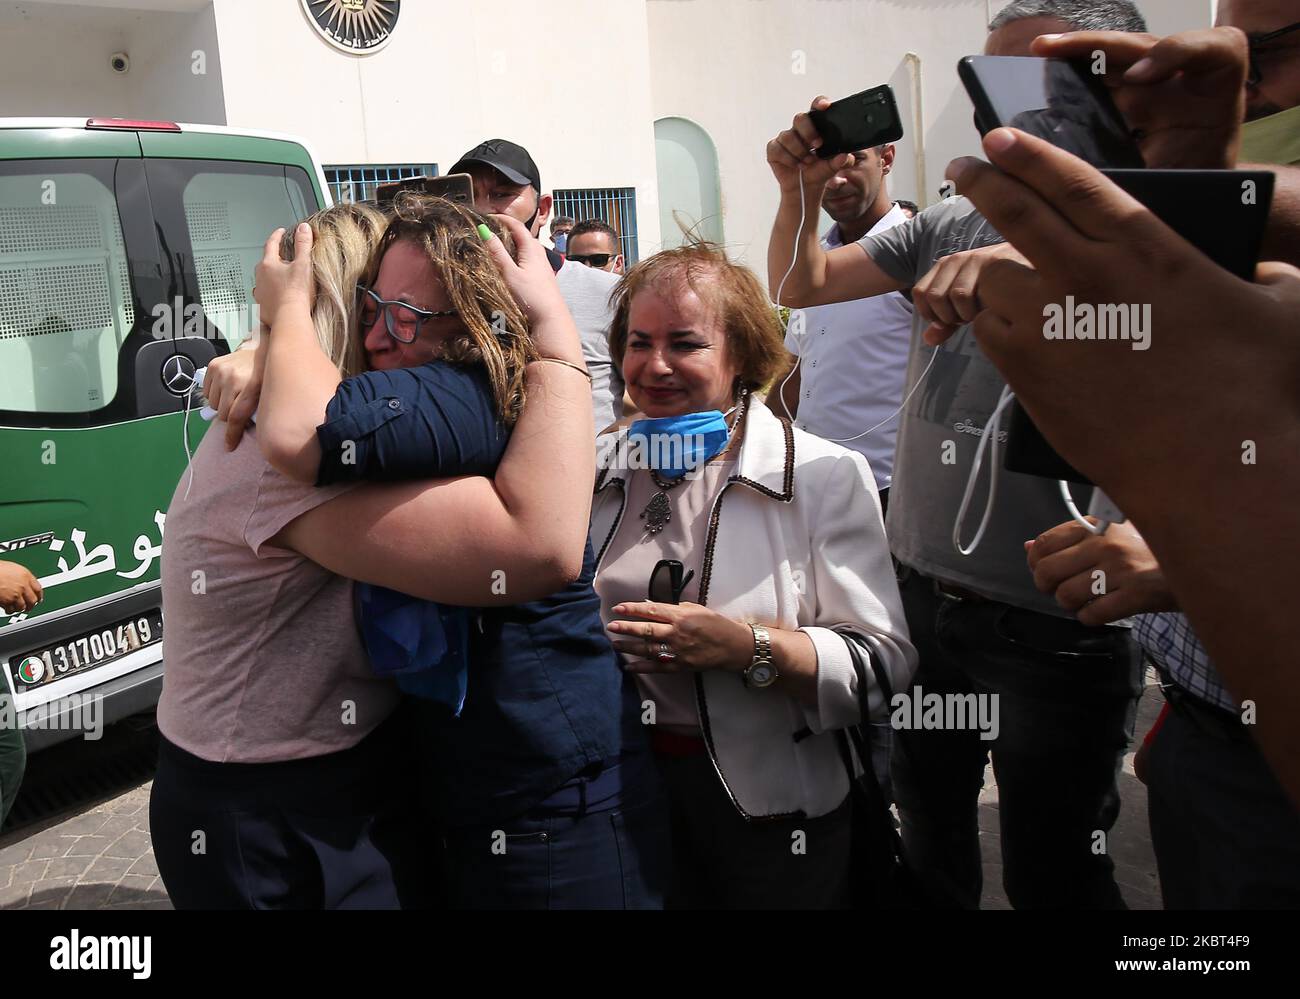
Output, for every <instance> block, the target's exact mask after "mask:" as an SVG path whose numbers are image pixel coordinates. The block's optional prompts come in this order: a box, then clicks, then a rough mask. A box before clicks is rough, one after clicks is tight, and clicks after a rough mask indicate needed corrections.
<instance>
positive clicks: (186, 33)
mask: <svg viewBox="0 0 1300 999" xmlns="http://www.w3.org/2000/svg"><path fill="white" fill-rule="evenodd" d="M179 6H181V7H195V9H192V10H184V9H182V10H179V11H178V10H156V9H154V10H140V9H135V8H134V7H130V8H128V7H125V6H124V5H106V4H101V5H96V6H79V5H70V4H64V3H23V4H17V3H3V4H0V116H5V117H39V116H43V115H50V116H63V115H67V116H72V117H80V116H82V115H84V116H85V117H87V118H90V117H96V116H101V117H121V118H161V119H165V120H176V119H181V120H185V121H197V122H205V123H210V124H221V123H222V122H223V120H224V117H225V112H224V108H223V103H222V95H221V67H220V58H219V55H218V54H217V39H216V26H215V22H214V21H213V18H212V12H211V8H210V7H206V6H196V5H193V4H189V3H184V4H180V5H179ZM195 50H202V51H204V52H206V53H207V56H208V58H207V64H206V67H204V68H206V70H207V72H206V73H203V74H196V73H194V72H193V69H194V67H195V62H194V60H193V59H192V53H193V52H194V51H195ZM114 52H126V53H128V54H129V55H130V57H131V67H130V70H129V72H127V73H124V74H123V73H115V72H114V71H113V70H112V69H111V68H109V57H110V56H111V55H112V54H113V53H114Z"/></svg>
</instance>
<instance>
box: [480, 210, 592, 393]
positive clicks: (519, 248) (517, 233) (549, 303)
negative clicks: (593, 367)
mask: <svg viewBox="0 0 1300 999" xmlns="http://www.w3.org/2000/svg"><path fill="white" fill-rule="evenodd" d="M492 218H494V219H495V220H496V221H497V222H498V223H500V224H501V225H502V226H503V227H504V228H505V229H506V230H508V231H509V233H510V235H511V236H512V237H514V241H515V252H516V253H517V255H518V258H519V259H518V260H515V259H513V258H512V257H511V256H510V254H509V253H508V252H507V251H506V247H505V244H504V243H502V242H501V240H500V239H499V238H498V237H497V235H496V234H495V233H492V232H491V230H489V229H488V228H487V227H486V226H481V227H480V229H479V234H480V235H482V234H483V233H485V232H486V233H488V234H489V236H490V238H488V239H486V240H484V243H485V245H486V246H487V250H488V253H489V254H491V256H492V259H493V261H494V262H495V263H496V265H497V268H498V269H499V270H500V271H501V276H502V277H504V278H505V281H506V286H507V287H508V288H509V289H510V292H511V294H512V295H514V296H515V299H516V300H517V301H518V302H519V307H520V308H522V309H523V310H524V315H526V316H527V317H528V322H529V324H530V325H531V326H532V337H533V343H534V344H535V345H536V347H537V350H538V353H540V354H541V355H542V356H543V357H554V358H559V359H560V360H564V361H569V362H570V363H572V364H577V365H580V366H582V367H583V369H584V370H585V369H586V364H585V363H584V361H583V358H582V340H581V339H580V338H579V336H578V329H577V327H576V326H575V325H574V323H573V317H572V316H571V315H570V314H569V307H568V306H567V305H565V304H564V297H563V296H562V295H561V294H560V285H559V282H558V281H556V280H555V271H553V270H552V269H551V262H550V259H549V258H548V257H547V256H546V250H544V249H543V248H542V244H541V243H540V242H539V241H538V240H536V239H534V238H533V236H532V233H530V232H529V231H528V230H527V229H525V228H524V225H523V223H522V222H520V221H519V220H518V219H515V218H511V217H510V216H509V215H493V216H492Z"/></svg>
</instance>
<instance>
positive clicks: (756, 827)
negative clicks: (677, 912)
mask: <svg viewBox="0 0 1300 999" xmlns="http://www.w3.org/2000/svg"><path fill="white" fill-rule="evenodd" d="M658 759H659V766H660V772H661V773H662V774H663V776H664V783H665V785H666V787H667V789H668V798H669V802H670V809H671V814H672V829H673V874H674V877H673V888H672V890H671V891H670V893H669V898H668V907H669V908H670V909H839V908H845V907H846V906H847V904H848V902H849V898H848V887H849V886H848V869H849V847H850V842H851V840H850V825H849V817H850V808H849V801H848V799H847V798H846V799H845V801H844V804H843V805H841V806H840V807H839V808H837V809H835V811H833V812H831V813H829V814H827V815H823V816H820V817H818V818H815V819H780V820H777V821H775V822H768V821H756V822H748V821H746V820H745V818H744V817H743V816H742V815H741V814H740V813H739V812H738V811H736V806H735V805H733V804H732V803H731V799H730V798H728V797H727V792H726V789H725V788H724V787H723V786H722V782H721V781H720V780H719V779H718V774H717V772H716V771H715V770H714V769H713V764H712V762H711V761H710V760H709V757H708V756H707V755H698V756H660V757H658Z"/></svg>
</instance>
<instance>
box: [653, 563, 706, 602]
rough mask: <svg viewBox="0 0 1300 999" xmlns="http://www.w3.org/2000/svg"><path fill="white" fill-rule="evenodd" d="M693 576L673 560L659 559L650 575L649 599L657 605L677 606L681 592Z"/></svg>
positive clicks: (692, 570)
mask: <svg viewBox="0 0 1300 999" xmlns="http://www.w3.org/2000/svg"><path fill="white" fill-rule="evenodd" d="M694 575H695V570H694V569H691V570H690V571H689V572H688V571H686V567H685V566H683V565H682V563H681V562H679V561H678V560H677V559H675V558H661V559H660V560H659V561H658V562H657V563H656V564H655V567H654V571H652V572H651V573H650V587H649V597H650V599H651V600H653V601H654V602H655V603H657V604H679V603H681V602H682V591H683V590H685V589H686V584H687V583H689V582H690V581H691V577H692V576H694Z"/></svg>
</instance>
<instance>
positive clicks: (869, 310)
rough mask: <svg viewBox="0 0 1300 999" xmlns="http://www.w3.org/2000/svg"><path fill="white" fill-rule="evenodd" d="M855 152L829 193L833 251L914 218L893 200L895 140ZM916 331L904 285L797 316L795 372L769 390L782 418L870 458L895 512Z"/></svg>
mask: <svg viewBox="0 0 1300 999" xmlns="http://www.w3.org/2000/svg"><path fill="white" fill-rule="evenodd" d="M852 157H853V159H852V162H851V163H849V164H848V165H847V166H846V167H844V168H843V169H841V170H839V171H838V172H837V173H836V174H835V176H833V177H832V178H831V179H830V180H829V181H828V182H827V183H826V188H825V193H824V195H823V197H822V208H823V209H824V210H825V212H826V214H827V215H829V216H830V217H831V219H832V220H833V221H834V223H835V224H834V225H832V226H831V227H830V228H829V229H828V230H826V233H825V235H823V236H822V239H821V245H822V246H823V247H824V248H825V249H827V250H832V249H834V248H835V247H838V246H848V245H850V244H852V243H856V242H857V241H858V240H860V239H862V238H863V237H864V236H868V235H875V234H876V233H879V232H884V231H885V230H887V229H892V228H893V227H894V226H896V225H899V224H901V223H903V222H906V221H907V215H906V214H905V213H904V211H903V209H902V208H900V207H899V206H898V205H895V204H894V203H893V202H892V201H891V200H890V198H889V183H888V181H887V180H886V178H887V177H888V176H889V172H890V170H892V169H893V166H894V145H893V143H885V144H884V145H881V146H876V147H874V148H870V149H859V150H858V151H857V152H855V153H853V154H852ZM911 330H912V303H911V302H910V301H908V300H907V298H906V297H904V296H903V295H902V294H901V293H899V292H891V293H890V294H888V295H880V296H877V297H874V298H862V299H858V300H857V301H853V302H839V303H836V304H834V305H823V306H819V307H814V308H811V309H804V310H802V312H800V313H795V314H793V315H792V316H791V320H790V324H789V328H788V329H787V331H786V337H785V347H786V350H788V351H790V354H791V365H792V369H791V371H790V373H789V374H788V375H787V376H786V377H784V378H782V379H781V380H780V381H778V382H777V386H778V390H775V391H772V392H769V393H768V397H767V404H768V406H769V407H770V408H771V410H772V411H773V412H774V413H776V415H777V416H786V417H789V418H790V419H791V420H792V421H793V422H794V425H795V426H796V427H799V428H801V429H803V430H807V431H808V432H809V433H810V434H816V435H817V436H818V437H824V438H826V439H827V440H833V441H836V442H838V443H841V444H843V445H844V446H845V447H850V448H852V449H853V450H855V451H857V452H858V453H859V454H861V455H862V456H863V457H864V458H866V459H867V464H869V465H870V466H871V473H872V475H874V476H875V479H876V489H877V490H878V491H879V493H880V505H881V509H882V511H886V512H887V510H888V504H889V484H890V481H891V480H892V478H893V468H894V439H895V437H896V436H897V434H898V417H897V416H896V415H894V414H895V413H896V411H897V410H898V406H899V403H900V402H901V401H902V398H903V380H904V376H905V375H906V372H907V344H908V340H909V338H910V336H911ZM872 427H875V428H876V429H875V430H873V431H872V432H871V433H863V431H866V430H869V429H870V428H872Z"/></svg>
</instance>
